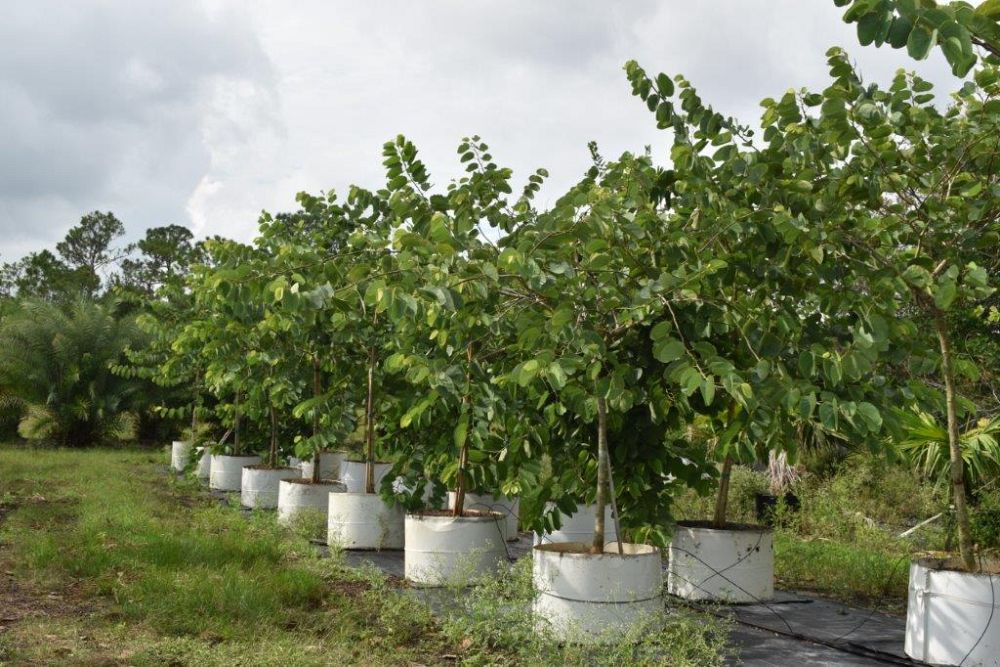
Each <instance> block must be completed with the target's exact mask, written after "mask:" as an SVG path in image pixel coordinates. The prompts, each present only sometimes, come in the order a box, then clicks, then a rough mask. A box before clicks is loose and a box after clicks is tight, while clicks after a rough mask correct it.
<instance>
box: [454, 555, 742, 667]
mask: <svg viewBox="0 0 1000 667" xmlns="http://www.w3.org/2000/svg"><path fill="white" fill-rule="evenodd" d="M533 596H534V594H533V589H532V573H531V562H530V561H529V560H528V559H521V560H520V561H518V562H517V563H516V564H515V565H514V566H513V567H512V568H511V569H510V571H509V572H507V573H505V574H504V575H502V576H500V577H497V578H495V579H490V580H489V581H487V582H486V583H484V584H483V585H481V586H478V587H477V588H475V589H472V590H471V591H469V592H468V593H467V594H466V595H465V596H463V597H462V598H460V604H458V605H456V606H455V607H453V608H452V609H451V610H450V612H449V613H446V614H445V616H444V619H443V621H442V626H443V632H444V634H445V636H446V637H448V638H449V640H451V641H452V642H453V643H456V644H458V645H460V646H464V647H466V648H467V649H468V650H469V657H468V658H467V659H466V661H465V662H466V664H470V665H496V664H518V665H521V664H524V665H530V664H546V665H580V666H583V665H650V666H652V665H675V666H684V667H688V666H690V667H696V666H697V667H702V666H703V667H714V666H716V665H724V664H729V663H728V662H727V660H728V659H732V658H735V653H734V652H733V651H732V650H731V649H730V648H729V647H727V639H728V636H729V622H728V621H724V620H721V619H719V618H716V617H714V616H708V615H704V614H696V613H693V612H691V611H689V610H688V609H686V608H684V607H674V606H672V605H671V606H669V607H668V608H667V609H666V610H665V611H664V613H662V614H657V615H655V616H653V617H650V618H647V619H645V621H644V622H641V623H640V624H639V625H638V626H637V627H635V628H634V629H633V630H631V631H630V632H629V633H628V634H627V635H624V636H618V637H615V638H614V641H609V642H608V643H603V644H601V645H598V646H585V645H578V644H560V643H559V642H558V641H556V640H555V639H554V638H553V637H552V636H551V633H550V632H549V631H548V630H547V629H546V628H545V627H544V626H542V627H538V626H537V625H536V620H535V618H534V617H533V616H532V613H531V601H532V599H533Z"/></svg>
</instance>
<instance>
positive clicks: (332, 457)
mask: <svg viewBox="0 0 1000 667" xmlns="http://www.w3.org/2000/svg"><path fill="white" fill-rule="evenodd" d="M343 461H344V453H343V452H323V453H321V454H320V455H319V476H320V479H340V466H341V464H342V463H343ZM301 465H302V477H303V479H310V478H312V474H313V462H312V459H305V460H304V461H302V464H301Z"/></svg>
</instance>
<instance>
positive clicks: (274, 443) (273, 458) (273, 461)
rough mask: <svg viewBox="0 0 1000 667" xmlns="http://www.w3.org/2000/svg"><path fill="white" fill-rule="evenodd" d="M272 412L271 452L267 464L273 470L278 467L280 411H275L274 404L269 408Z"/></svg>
mask: <svg viewBox="0 0 1000 667" xmlns="http://www.w3.org/2000/svg"><path fill="white" fill-rule="evenodd" d="M269 407H270V410H271V451H270V452H268V456H267V464H268V465H269V466H270V467H272V468H277V467H278V411H277V410H275V409H274V403H271V405H270V406H269Z"/></svg>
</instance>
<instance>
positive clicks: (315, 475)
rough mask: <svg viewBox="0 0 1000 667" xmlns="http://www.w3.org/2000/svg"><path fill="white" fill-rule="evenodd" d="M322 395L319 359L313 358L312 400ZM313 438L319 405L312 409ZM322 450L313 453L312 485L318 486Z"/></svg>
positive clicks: (315, 436) (317, 420)
mask: <svg viewBox="0 0 1000 667" xmlns="http://www.w3.org/2000/svg"><path fill="white" fill-rule="evenodd" d="M322 393H323V376H322V375H321V373H320V366H319V357H313V398H319V396H320V394H322ZM312 426H313V438H314V440H315V439H316V438H317V436H319V405H316V406H314V407H313V424H312ZM322 453H323V450H321V449H320V448H319V447H316V451H314V452H313V469H312V483H313V484H319V480H320V470H319V463H320V459H321V458H322Z"/></svg>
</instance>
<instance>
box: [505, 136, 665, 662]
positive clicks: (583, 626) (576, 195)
mask: <svg viewBox="0 0 1000 667" xmlns="http://www.w3.org/2000/svg"><path fill="white" fill-rule="evenodd" d="M657 181H658V179H657V171H656V170H655V169H654V168H653V167H652V166H651V165H650V164H649V161H648V159H646V158H635V157H633V156H630V155H627V154H626V155H625V156H623V157H622V159H621V160H620V161H619V162H616V163H612V164H610V165H609V164H605V163H603V161H597V164H596V165H595V169H594V170H592V172H591V173H590V174H589V175H588V177H587V178H585V179H584V180H583V181H582V182H581V183H580V184H579V185H577V186H575V187H574V188H573V189H571V190H570V192H569V193H567V194H566V195H565V196H563V197H562V198H561V199H560V200H559V201H558V202H557V203H556V205H555V207H554V208H553V209H552V210H551V211H548V212H546V213H544V214H541V215H539V216H538V217H537V221H536V222H535V223H534V224H533V225H531V226H530V228H528V229H525V230H522V232H521V233H520V234H518V235H517V238H516V239H513V240H512V242H511V244H510V245H509V247H508V248H507V249H506V250H505V251H504V253H503V254H502V255H501V258H500V270H501V271H502V272H503V273H504V274H509V275H510V276H511V278H510V279H509V283H508V284H507V285H505V290H506V291H508V292H510V293H512V294H515V295H518V296H519V297H520V298H523V299H526V300H527V301H528V302H530V303H532V307H531V308H525V309H524V310H522V311H521V312H520V313H519V315H518V317H517V319H516V320H515V326H514V327H512V331H515V332H518V333H517V334H515V336H514V338H513V340H511V341H506V342H505V343H506V345H507V347H508V349H512V350H515V351H516V354H517V356H518V359H519V361H520V363H518V364H517V365H516V366H515V367H514V368H513V369H511V370H510V372H509V373H508V375H507V376H506V382H507V383H508V384H516V385H517V386H520V387H523V388H526V389H528V388H530V389H531V390H532V391H533V392H535V394H536V395H537V396H538V400H537V403H538V404H539V405H546V404H548V406H549V408H548V409H547V410H546V412H547V413H548V414H549V415H550V416H551V417H550V418H551V419H553V424H557V423H559V421H560V420H561V421H563V422H565V423H566V426H563V427H562V428H561V429H560V431H559V432H558V433H559V437H561V438H563V439H564V440H563V442H561V443H556V444H553V445H552V446H551V448H550V449H551V450H552V451H553V452H554V454H553V456H554V460H553V463H552V466H553V468H555V467H556V466H557V465H559V464H563V465H569V464H571V463H570V462H573V461H574V459H577V452H581V449H583V448H582V447H581V446H580V445H577V444H576V441H575V440H577V439H580V440H582V439H584V438H585V437H586V436H587V435H589V436H590V438H592V442H591V447H592V448H593V449H592V450H591V451H595V450H596V456H592V455H590V454H586V455H585V454H584V453H582V452H581V453H580V455H579V458H580V460H581V461H579V462H577V463H576V465H579V464H580V462H584V463H585V465H589V467H590V469H592V470H593V471H594V477H596V484H595V491H594V493H593V496H592V497H593V498H594V500H595V501H596V502H595V503H594V505H593V513H592V514H591V530H590V532H589V536H588V538H587V539H586V540H585V541H573V542H548V543H543V544H539V545H537V546H535V547H534V549H533V550H532V559H533V580H534V586H535V592H536V598H535V602H534V607H533V609H534V614H535V616H536V618H537V622H538V625H539V627H540V628H543V629H545V630H547V631H548V632H550V633H551V634H552V635H553V636H554V637H556V638H557V639H560V640H566V641H580V642H599V641H607V640H609V639H611V638H612V637H614V636H620V634H621V632H623V631H625V630H627V629H628V628H630V627H633V626H634V625H636V624H637V623H639V622H640V619H645V618H647V617H649V616H654V615H656V614H658V613H660V612H661V611H662V601H661V588H662V570H661V552H660V549H659V548H658V547H657V546H656V545H654V544H647V543H631V542H625V541H624V540H622V539H620V538H619V539H618V540H616V541H614V542H609V541H606V536H607V532H606V526H605V522H606V520H607V519H608V516H609V513H608V512H607V508H608V507H609V506H610V507H611V508H612V509H613V508H614V506H615V505H617V504H618V498H619V496H620V495H626V496H629V497H630V502H632V503H634V505H633V506H634V507H635V509H636V516H635V518H636V519H639V520H641V519H643V518H644V517H643V512H645V511H650V512H653V513H655V512H657V511H659V510H660V509H661V508H662V506H663V505H665V503H663V504H661V502H659V501H662V500H663V498H664V495H665V494H669V487H670V484H671V482H670V480H669V477H668V476H667V474H666V473H667V470H669V468H665V467H664V465H663V464H664V459H665V458H668V457H666V456H664V455H665V454H666V453H667V452H668V451H669V448H668V446H667V443H666V442H665V441H664V434H665V430H664V429H663V426H664V425H665V424H668V423H670V424H673V423H675V422H676V421H677V419H678V417H679V415H680V413H679V412H678V411H676V410H674V409H671V407H670V406H669V405H668V404H667V402H666V401H664V400H663V399H665V398H666V395H665V394H663V393H662V392H661V387H660V385H659V383H660V382H661V378H662V372H661V373H659V374H657V373H654V372H651V371H652V368H651V365H655V364H656V363H657V362H656V360H655V359H654V358H652V357H651V356H650V355H649V346H648V344H647V343H646V341H647V340H648V337H647V332H648V329H649V326H650V323H651V322H652V321H653V320H654V318H655V317H656V316H657V315H659V313H660V312H661V310H662V308H663V306H662V301H661V299H660V296H659V295H658V294H656V293H655V292H654V291H653V290H650V289H649V285H648V282H649V278H650V275H651V272H653V271H655V275H657V276H658V275H659V273H660V272H659V271H658V270H656V269H655V266H656V265H655V259H654V260H653V263H652V265H649V264H647V262H650V258H652V257H655V251H656V247H655V246H654V244H655V243H657V235H658V232H657V230H658V229H659V228H660V227H661V226H662V221H661V219H660V215H659V213H660V211H659V210H658V208H659V206H661V203H660V202H659V201H658V200H657V197H655V196H653V190H655V188H656V187H657ZM640 244H641V245H640ZM640 247H641V248H642V250H639V248H640ZM634 408H639V410H636V412H633V409H634ZM661 409H662V411H661ZM637 413H638V414H641V413H644V414H645V417H639V419H638V420H637V421H636V422H633V423H632V424H628V423H627V422H626V420H627V419H629V418H632V417H635V416H637ZM560 415H562V417H561V418H560V417H559V416H560ZM651 415H655V417H651ZM644 420H648V423H649V424H651V425H654V426H655V428H652V429H649V430H648V431H646V429H645V428H636V430H637V431H642V432H643V436H646V435H648V436H649V439H646V438H645V437H643V438H640V439H637V440H630V439H626V438H621V440H620V441H618V442H616V443H612V442H610V440H609V434H610V433H615V434H624V432H625V431H627V430H628V428H629V426H632V427H634V428H635V427H637V426H638V424H640V423H644V425H645V422H644ZM574 432H575V433H578V434H579V435H576V436H575V438H574V436H573V433H574ZM657 440H659V441H657ZM561 450H562V451H561ZM585 451H586V450H584V452H585ZM613 460H614V461H615V462H616V463H618V465H615V464H614V463H612V461H613ZM567 492H569V493H572V492H577V489H573V488H570V489H565V487H564V493H567ZM642 496H645V497H646V498H647V499H649V500H652V499H655V500H654V501H653V502H652V503H650V506H649V507H647V508H643V507H642V505H643V503H642V500H641V497H642ZM557 500H558V501H562V500H563V499H562V498H557ZM573 501H574V499H573V498H570V502H569V504H570V505H572V504H573ZM657 505H660V507H656V506H657ZM653 515H654V514H650V515H647V516H653ZM610 516H611V517H613V519H614V520H615V521H618V520H619V518H620V516H621V515H620V514H619V513H618V512H614V511H612V512H611V513H610ZM614 534H615V535H616V536H622V529H621V526H616V527H615V530H614Z"/></svg>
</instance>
